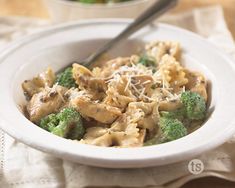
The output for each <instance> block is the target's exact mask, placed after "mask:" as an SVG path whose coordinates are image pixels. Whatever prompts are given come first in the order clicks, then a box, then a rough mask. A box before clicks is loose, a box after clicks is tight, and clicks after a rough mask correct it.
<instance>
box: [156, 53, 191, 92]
mask: <svg viewBox="0 0 235 188" xmlns="http://www.w3.org/2000/svg"><path fill="white" fill-rule="evenodd" d="M184 71H185V69H184V68H183V67H182V66H181V65H180V64H179V62H177V61H176V60H175V58H174V57H172V56H169V55H164V56H163V57H162V60H161V62H160V64H159V70H158V71H157V72H156V73H155V74H154V78H155V80H156V81H157V82H159V81H160V82H161V83H162V85H163V88H173V89H178V88H179V87H182V86H184V85H186V84H187V83H188V79H187V78H186V73H185V72H184Z"/></svg>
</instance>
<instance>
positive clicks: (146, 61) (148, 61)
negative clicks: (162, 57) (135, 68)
mask: <svg viewBox="0 0 235 188" xmlns="http://www.w3.org/2000/svg"><path fill="white" fill-rule="evenodd" d="M138 63H140V64H142V65H144V66H146V67H151V66H156V62H155V60H154V59H153V58H152V57H149V56H147V55H143V56H141V57H140V60H139V62H138Z"/></svg>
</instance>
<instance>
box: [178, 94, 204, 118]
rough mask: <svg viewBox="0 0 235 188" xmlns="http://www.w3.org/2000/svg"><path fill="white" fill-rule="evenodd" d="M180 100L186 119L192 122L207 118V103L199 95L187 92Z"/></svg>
mask: <svg viewBox="0 0 235 188" xmlns="http://www.w3.org/2000/svg"><path fill="white" fill-rule="evenodd" d="M180 100H181V102H182V104H183V106H184V109H185V113H186V117H187V118H188V119H190V120H201V119H203V118H205V116H206V102H205V100H204V98H203V97H202V96H201V95H199V94H198V93H195V92H191V91H186V92H183V93H182V94H181V97H180Z"/></svg>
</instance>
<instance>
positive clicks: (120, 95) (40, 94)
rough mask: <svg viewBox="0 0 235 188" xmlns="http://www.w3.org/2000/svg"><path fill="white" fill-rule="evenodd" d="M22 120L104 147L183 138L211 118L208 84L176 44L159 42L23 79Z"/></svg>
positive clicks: (81, 141)
mask: <svg viewBox="0 0 235 188" xmlns="http://www.w3.org/2000/svg"><path fill="white" fill-rule="evenodd" d="M22 88H23V91H24V94H25V96H26V99H27V104H26V106H25V110H24V111H25V116H26V117H27V118H28V119H29V120H30V121H32V122H33V123H35V124H36V125H38V126H39V127H41V128H43V129H45V130H46V131H48V132H51V133H53V134H55V135H57V136H61V137H64V138H67V139H71V140H75V141H78V142H80V143H84V144H92V145H97V146H105V147H140V146H148V145H154V144H161V143H165V142H169V141H173V140H176V139H179V138H181V137H184V136H186V135H187V134H189V133H191V132H193V131H195V130H196V129H198V128H199V127H200V126H201V125H202V124H203V121H204V120H205V118H206V110H207V108H206V104H207V98H208V97H207V80H206V78H205V77H204V76H203V75H202V74H201V73H199V72H194V71H191V70H188V69H187V68H185V67H184V66H183V65H182V64H181V48H180V44H179V43H178V42H174V41H154V42H150V43H149V44H147V45H146V47H145V50H144V53H143V54H139V55H131V56H130V57H118V58H115V59H112V60H109V61H106V62H98V63H96V64H95V66H93V67H90V68H89V69H88V68H86V67H84V66H82V65H80V64H76V63H74V64H73V66H72V67H68V68H66V69H65V70H63V71H62V72H60V73H59V74H57V75H56V74H55V73H54V72H53V70H51V68H48V69H47V70H45V71H44V72H42V73H40V74H39V75H37V76H35V77H34V78H32V79H31V80H25V81H24V82H23V83H22Z"/></svg>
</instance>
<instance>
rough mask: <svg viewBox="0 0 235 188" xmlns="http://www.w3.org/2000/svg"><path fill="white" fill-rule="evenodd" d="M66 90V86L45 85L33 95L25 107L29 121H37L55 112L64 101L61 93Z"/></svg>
mask: <svg viewBox="0 0 235 188" xmlns="http://www.w3.org/2000/svg"><path fill="white" fill-rule="evenodd" d="M66 91H67V89H66V88H64V87H62V86H58V85H55V86H54V87H53V88H49V87H47V88H45V89H44V90H42V91H41V92H39V93H37V94H35V95H33V97H32V99H31V100H30V101H29V103H28V105H27V107H26V108H27V112H28V114H29V119H30V121H32V122H34V123H39V121H40V119H41V118H43V117H45V116H47V115H48V114H51V113H53V112H57V111H58V110H59V109H60V108H61V106H62V105H63V104H64V103H65V100H64V98H63V95H64V93H65V92H66Z"/></svg>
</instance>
